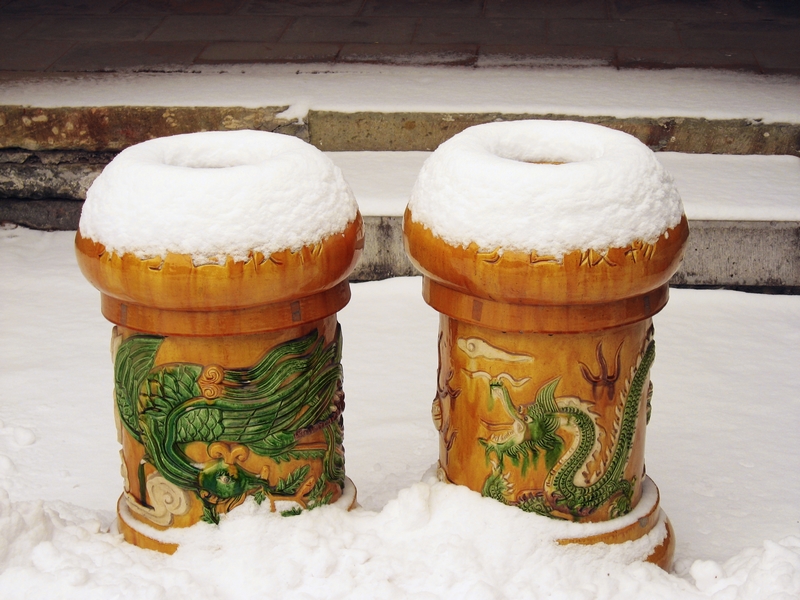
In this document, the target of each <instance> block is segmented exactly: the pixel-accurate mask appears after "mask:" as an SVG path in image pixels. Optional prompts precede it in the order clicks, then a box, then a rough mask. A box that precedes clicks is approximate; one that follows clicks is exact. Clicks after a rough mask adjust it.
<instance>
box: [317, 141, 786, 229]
mask: <svg viewBox="0 0 800 600" xmlns="http://www.w3.org/2000/svg"><path fill="white" fill-rule="evenodd" d="M325 154H327V155H328V156H329V157H330V158H331V160H333V162H334V163H336V165H337V166H338V167H339V168H340V169H342V173H343V174H344V177H345V179H346V180H347V182H348V183H349V184H350V186H351V187H352V188H353V192H354V193H355V196H356V198H358V205H359V208H360V209H361V214H363V215H373V216H400V215H402V214H403V211H404V210H405V208H406V204H407V203H408V198H409V197H410V196H411V189H412V188H413V187H414V182H415V181H416V180H417V176H418V175H419V170H420V168H422V163H424V162H425V160H426V159H427V158H428V157H429V156H430V155H431V153H430V152H326V153H325ZM656 158H658V160H659V161H660V162H661V164H663V165H664V167H665V168H666V169H667V171H669V173H670V174H671V175H672V176H673V177H674V178H675V184H676V186H677V188H678V190H679V191H680V194H681V198H682V199H683V206H684V209H685V210H686V216H687V217H688V218H689V219H711V220H723V221H724V220H732V221H736V220H741V221H800V158H798V157H797V156H760V155H746V156H731V155H725V154H681V153H678V152H657V153H656Z"/></svg>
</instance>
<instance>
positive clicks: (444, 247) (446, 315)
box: [404, 210, 688, 568]
mask: <svg viewBox="0 0 800 600" xmlns="http://www.w3.org/2000/svg"><path fill="white" fill-rule="evenodd" d="M507 218H510V219H513V218H515V217H514V215H507ZM404 230H405V244H406V251H407V253H408V254H409V256H410V258H411V260H412V262H413V263H414V265H415V266H416V267H417V268H418V269H419V270H420V271H421V272H422V273H423V276H424V277H423V296H424V298H425V301H426V302H427V303H428V304H430V305H431V306H432V307H433V308H435V309H436V310H437V311H439V312H440V313H441V317H440V329H439V371H438V386H437V393H436V397H435V399H434V402H433V408H432V412H433V420H434V423H435V425H436V427H437V429H438V430H439V434H440V436H439V440H440V445H439V469H440V470H439V473H440V477H441V478H442V479H443V480H445V481H448V482H452V483H456V484H461V485H465V486H467V487H469V488H471V489H473V490H475V491H478V492H480V493H482V494H483V495H484V496H489V497H492V498H495V499H497V500H498V501H500V502H503V503H504V504H508V505H511V506H516V507H519V508H520V509H522V510H525V511H528V512H532V513H536V514H539V515H546V516H548V517H552V518H556V519H565V520H570V521H576V522H581V523H593V522H603V521H610V520H613V519H615V518H616V517H622V516H624V515H626V514H628V513H631V511H632V510H633V509H634V508H635V507H636V506H637V504H638V503H639V501H640V499H641V498H642V494H643V487H644V483H645V481H646V477H647V476H646V474H645V430H646V424H647V422H648V420H649V416H650V400H651V396H652V392H653V386H652V384H651V382H650V377H649V372H650V366H651V365H652V363H653V360H654V357H655V343H654V336H653V326H652V320H651V317H652V316H653V315H654V314H655V313H657V312H658V311H659V310H661V309H662V308H663V307H664V305H665V304H666V302H667V297H668V281H669V279H670V277H671V276H672V274H673V273H674V272H675V271H676V270H677V268H678V265H679V263H680V261H681V258H682V255H683V251H684V245H685V242H686V239H687V236H688V227H687V223H686V219H685V217H683V218H682V219H681V220H680V221H679V222H678V223H677V224H676V225H675V226H673V227H671V228H669V229H667V230H665V231H663V232H662V233H661V235H660V236H659V237H658V238H657V239H655V240H651V241H650V242H649V243H647V242H644V241H641V240H637V241H634V242H632V243H630V244H628V245H626V246H624V247H612V248H606V249H603V250H601V251H596V250H591V249H590V250H574V251H571V252H568V253H566V254H565V255H563V256H561V257H558V258H556V257H554V256H542V255H540V254H538V253H536V252H521V251H514V250H507V249H502V248H498V249H485V248H483V249H482V248H480V247H479V246H478V244H477V243H469V244H461V245H458V244H454V243H449V242H447V241H445V240H444V239H442V238H441V237H439V236H437V235H435V234H434V233H433V232H432V231H431V229H430V228H428V227H427V226H426V225H425V224H423V223H421V222H419V221H417V220H415V218H414V214H413V212H412V210H407V211H406V215H405V223H404ZM648 485H652V483H651V482H648ZM664 519H665V517H663V516H662V515H661V513H660V509H659V507H658V501H657V499H656V500H655V501H654V503H653V505H652V507H651V508H650V509H649V510H648V511H646V514H645V515H643V517H642V518H640V519H639V521H638V522H636V521H635V522H634V523H633V524H626V525H624V526H620V527H619V528H618V529H614V527H611V528H610V529H609V528H606V533H604V534H603V535H591V536H589V535H587V536H585V537H584V539H580V538H579V539H577V540H575V539H573V540H571V541H578V542H584V543H593V542H598V541H604V542H609V543H611V542H622V541H627V540H631V539H637V538H640V537H642V536H644V535H645V534H647V533H648V532H650V531H651V530H652V529H653V527H655V526H656V524H657V523H658V522H659V520H662V521H663V520H664ZM620 522H622V521H620ZM666 527H667V535H666V538H665V539H664V540H663V542H662V543H661V544H660V545H659V546H658V547H657V548H655V549H654V550H653V551H652V553H651V555H650V557H649V560H651V561H652V562H655V563H657V564H659V565H661V566H662V567H664V568H669V565H670V563H671V557H672V552H673V548H674V540H673V538H672V530H671V526H670V525H669V523H668V521H667V523H666Z"/></svg>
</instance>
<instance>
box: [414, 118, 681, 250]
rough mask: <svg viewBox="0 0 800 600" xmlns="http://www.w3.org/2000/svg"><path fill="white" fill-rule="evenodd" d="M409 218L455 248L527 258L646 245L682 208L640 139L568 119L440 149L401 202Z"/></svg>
mask: <svg viewBox="0 0 800 600" xmlns="http://www.w3.org/2000/svg"><path fill="white" fill-rule="evenodd" d="M408 208H409V210H410V212H411V216H412V220H413V221H414V222H417V223H420V224H422V225H424V226H425V227H427V228H428V229H430V230H431V231H432V233H433V234H434V235H435V236H437V237H439V238H441V239H443V240H444V241H445V242H447V243H449V244H451V245H454V246H469V245H470V244H472V243H474V244H477V246H478V247H479V248H480V250H482V251H492V250H496V249H500V250H510V251H520V252H535V253H537V254H539V255H552V256H555V257H557V258H559V259H560V258H561V257H563V256H564V255H565V254H567V253H569V252H572V251H574V250H589V249H593V250H605V249H607V248H614V247H625V246H628V245H629V244H631V243H633V242H634V241H636V240H642V241H645V242H648V243H653V242H655V241H656V240H657V239H658V237H659V236H660V235H661V234H663V233H664V232H665V231H666V230H667V229H670V228H671V227H674V226H676V225H677V224H678V223H679V222H680V220H681V216H682V215H683V205H682V202H681V199H680V196H679V195H678V192H677V190H676V189H675V186H674V184H673V181H672V177H671V176H670V175H669V174H668V173H667V172H666V171H665V170H664V168H663V167H662V166H661V164H660V163H659V162H658V160H656V158H655V156H654V155H653V152H652V151H651V150H650V149H649V148H647V147H646V146H645V145H644V144H642V143H641V142H640V141H639V140H637V139H636V138H634V137H633V136H630V135H628V134H626V133H622V132H620V131H615V130H612V129H608V128H606V127H602V126H599V125H592V124H589V123H577V122H572V121H541V120H531V121H511V122H502V123H487V124H485V125H477V126H475V127H470V128H469V129H466V130H464V131H463V132H461V133H459V134H458V135H456V136H454V137H453V138H452V139H450V140H448V141H447V142H445V143H443V144H442V145H441V146H439V148H438V149H437V150H436V151H435V152H434V153H433V154H432V155H431V157H430V158H429V159H428V160H427V161H426V162H425V164H424V165H423V167H422V170H421V171H420V174H419V177H418V179H417V182H416V184H415V186H414V189H413V191H412V193H411V200H410V202H409V204H408Z"/></svg>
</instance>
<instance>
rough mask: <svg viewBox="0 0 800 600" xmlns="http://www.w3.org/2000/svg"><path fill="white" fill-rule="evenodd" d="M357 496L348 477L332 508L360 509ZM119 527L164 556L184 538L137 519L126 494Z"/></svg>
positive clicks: (119, 504) (134, 540)
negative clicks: (132, 512)
mask: <svg viewBox="0 0 800 600" xmlns="http://www.w3.org/2000/svg"><path fill="white" fill-rule="evenodd" d="M356 496H357V492H356V486H355V485H354V484H353V482H352V481H351V480H350V478H349V477H346V478H345V483H344V488H343V489H342V495H341V497H340V498H339V499H338V500H337V501H336V502H334V503H332V504H331V506H337V507H339V508H340V509H343V510H348V511H349V510H353V509H354V508H358V501H357V498H356ZM117 527H118V528H119V531H120V533H121V534H122V537H123V538H124V539H125V541H126V542H128V543H129V544H133V545H134V546H139V548H145V549H146V550H156V551H157V552H163V553H164V554H174V553H175V551H176V550H177V549H178V545H179V539H180V537H182V536H181V533H180V528H173V529H165V530H160V529H156V528H155V527H151V526H150V525H147V524H146V523H143V522H141V521H139V520H138V519H136V518H135V517H134V516H133V515H132V514H131V511H130V510H129V509H128V505H127V502H126V501H125V495H124V494H123V495H122V496H120V498H119V500H118V501H117Z"/></svg>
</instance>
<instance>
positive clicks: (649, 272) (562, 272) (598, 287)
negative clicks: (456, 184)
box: [403, 210, 689, 316]
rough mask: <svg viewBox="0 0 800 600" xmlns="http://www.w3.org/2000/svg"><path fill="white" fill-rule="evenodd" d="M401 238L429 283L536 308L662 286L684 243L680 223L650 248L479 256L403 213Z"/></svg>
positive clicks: (475, 250) (477, 251) (606, 298)
mask: <svg viewBox="0 0 800 600" xmlns="http://www.w3.org/2000/svg"><path fill="white" fill-rule="evenodd" d="M403 231H404V236H405V248H406V252H407V254H408V255H409V257H410V258H411V262H412V263H413V264H414V266H415V267H417V268H418V269H419V270H420V271H422V273H423V274H424V275H426V276H427V277H429V278H431V279H433V280H434V281H437V282H439V283H442V284H443V285H445V286H447V287H449V288H452V289H454V290H457V291H460V292H464V293H467V294H469V295H471V296H476V297H478V298H484V299H488V300H495V301H499V302H508V303H514V304H542V305H564V304H600V303H604V302H610V301H614V300H619V299H622V298H630V297H632V296H638V295H641V294H644V293H646V292H649V291H651V290H654V289H656V288H658V287H661V286H663V285H665V284H666V283H667V282H668V281H669V278H670V277H671V276H672V275H673V274H674V273H675V271H677V269H678V266H679V265H680V262H681V260H682V258H683V252H684V246H685V244H686V240H687V238H688V236H689V227H688V223H687V221H686V217H683V218H682V219H681V221H680V223H678V225H676V226H675V227H673V228H672V229H669V230H668V231H666V232H664V234H662V235H661V237H659V238H658V240H657V241H656V242H655V243H653V244H646V243H644V242H635V243H633V244H631V245H630V246H627V247H625V248H611V249H609V250H606V251H605V252H597V251H594V250H587V251H585V252H582V251H577V250H576V251H574V252H570V253H569V254H567V255H565V256H564V257H563V259H562V261H557V260H556V259H555V258H553V257H551V256H538V255H536V254H526V253H523V252H512V251H503V252H498V251H490V252H481V251H480V249H479V248H478V247H477V245H476V244H470V245H469V246H466V247H464V246H451V245H450V244H448V243H447V242H445V241H443V240H442V239H440V238H437V237H436V236H434V235H433V233H432V232H431V230H430V229H428V228H426V227H425V226H423V225H422V224H420V223H415V222H414V220H413V218H412V215H411V212H410V211H408V210H406V214H405V220H404V225H403ZM648 316H649V315H648Z"/></svg>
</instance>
